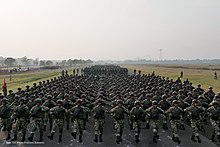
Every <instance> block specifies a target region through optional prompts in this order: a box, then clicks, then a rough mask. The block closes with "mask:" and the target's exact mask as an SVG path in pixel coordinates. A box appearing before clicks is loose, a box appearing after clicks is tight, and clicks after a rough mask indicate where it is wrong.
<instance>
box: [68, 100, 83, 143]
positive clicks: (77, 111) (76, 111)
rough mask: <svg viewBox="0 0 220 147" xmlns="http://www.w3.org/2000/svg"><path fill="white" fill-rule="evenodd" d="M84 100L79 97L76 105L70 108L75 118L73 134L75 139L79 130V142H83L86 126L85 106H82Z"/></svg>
mask: <svg viewBox="0 0 220 147" xmlns="http://www.w3.org/2000/svg"><path fill="white" fill-rule="evenodd" d="M81 103H82V100H81V99H78V100H77V102H76V106H74V107H73V108H71V109H70V110H69V112H70V114H72V117H73V119H74V121H73V131H72V133H71V135H72V136H73V138H74V139H76V135H77V132H79V142H82V135H83V127H84V121H85V120H84V118H83V115H84V112H83V111H84V107H83V106H82V104H81Z"/></svg>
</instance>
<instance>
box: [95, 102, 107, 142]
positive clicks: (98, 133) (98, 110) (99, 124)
mask: <svg viewBox="0 0 220 147" xmlns="http://www.w3.org/2000/svg"><path fill="white" fill-rule="evenodd" d="M106 111H107V109H106V108H105V107H104V106H103V101H102V100H101V99H99V100H98V101H97V106H95V107H94V108H93V109H92V113H93V116H94V119H95V138H94V140H93V141H94V142H96V143H97V142H98V137H99V142H102V134H103V128H104V123H105V112H106Z"/></svg>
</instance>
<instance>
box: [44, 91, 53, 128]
mask: <svg viewBox="0 0 220 147" xmlns="http://www.w3.org/2000/svg"><path fill="white" fill-rule="evenodd" d="M52 98H53V97H52V95H47V99H46V101H45V102H44V103H43V104H42V105H43V106H45V107H48V108H49V109H51V108H53V107H55V106H56V103H55V102H54V101H53V100H52ZM45 115H46V116H45V120H44V131H46V127H47V122H48V120H49V125H50V131H51V129H52V123H53V120H52V116H51V114H50V113H45Z"/></svg>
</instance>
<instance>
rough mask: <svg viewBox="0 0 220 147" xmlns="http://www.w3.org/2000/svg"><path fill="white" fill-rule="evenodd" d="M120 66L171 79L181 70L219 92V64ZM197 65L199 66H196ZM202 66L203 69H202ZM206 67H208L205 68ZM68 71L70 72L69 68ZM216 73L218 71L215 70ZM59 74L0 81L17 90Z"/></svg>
mask: <svg viewBox="0 0 220 147" xmlns="http://www.w3.org/2000/svg"><path fill="white" fill-rule="evenodd" d="M121 66H122V67H126V68H128V69H129V72H133V70H134V69H136V70H141V71H142V73H143V74H149V73H152V72H153V71H155V74H156V75H161V76H165V77H170V78H172V79H174V80H175V79H177V77H179V75H180V72H181V71H183V73H184V75H183V78H182V79H181V80H185V79H186V78H188V79H189V80H190V81H191V82H192V83H193V85H194V86H196V85H198V84H201V85H202V87H203V88H204V89H205V90H207V89H208V87H209V86H212V87H213V88H214V91H215V92H220V80H219V79H218V80H215V79H214V78H213V74H214V69H218V68H220V65H219V66H217V65H215V66H210V65H190V66H188V65H178V66H177V65H160V66H158V65H121ZM198 67H199V68H198ZM202 68H204V69H202ZM207 68H208V69H207ZM69 73H70V74H72V69H71V71H70V70H69ZM217 73H218V75H219V74H220V71H217ZM60 75H61V69H60V70H43V71H36V72H31V73H22V74H13V75H12V80H11V81H10V80H9V79H10V76H9V75H0V82H2V85H3V80H4V79H6V82H7V88H8V90H10V89H11V90H13V91H17V88H18V87H21V88H22V89H24V88H25V86H26V85H30V86H32V84H33V83H35V82H36V83H37V84H38V82H39V81H43V80H47V79H49V80H50V79H51V78H53V77H57V76H60Z"/></svg>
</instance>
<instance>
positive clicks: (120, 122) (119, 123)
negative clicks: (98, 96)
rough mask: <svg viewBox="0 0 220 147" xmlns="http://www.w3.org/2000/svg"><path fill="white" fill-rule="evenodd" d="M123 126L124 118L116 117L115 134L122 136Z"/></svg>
mask: <svg viewBox="0 0 220 147" xmlns="http://www.w3.org/2000/svg"><path fill="white" fill-rule="evenodd" d="M123 128H124V119H118V120H116V122H115V129H116V136H122V133H123Z"/></svg>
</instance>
